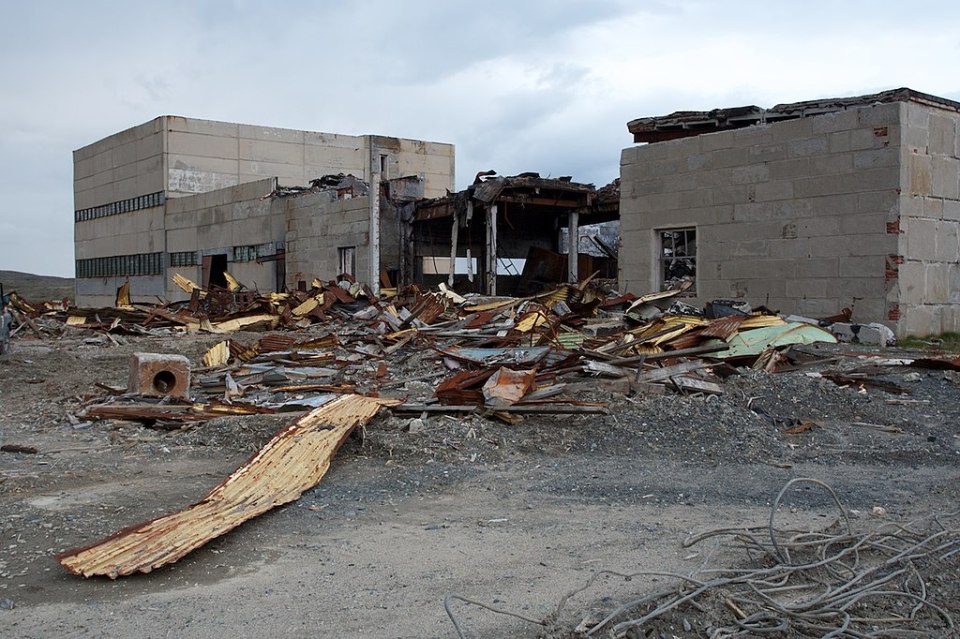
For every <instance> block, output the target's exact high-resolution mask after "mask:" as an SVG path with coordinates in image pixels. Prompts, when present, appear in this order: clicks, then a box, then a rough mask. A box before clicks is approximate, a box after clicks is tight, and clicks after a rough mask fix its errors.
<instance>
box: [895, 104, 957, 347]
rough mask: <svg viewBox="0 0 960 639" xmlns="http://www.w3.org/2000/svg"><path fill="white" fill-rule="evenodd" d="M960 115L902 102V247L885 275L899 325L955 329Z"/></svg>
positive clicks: (915, 330)
mask: <svg viewBox="0 0 960 639" xmlns="http://www.w3.org/2000/svg"><path fill="white" fill-rule="evenodd" d="M958 126H960V116H958V114H957V113H956V112H954V111H948V110H946V109H941V108H937V107H933V106H927V105H924V104H918V103H915V102H907V103H904V104H903V128H902V131H901V135H902V139H903V145H902V149H901V153H900V154H901V161H902V162H903V172H902V177H903V184H904V188H903V192H902V195H901V199H900V211H901V217H900V219H899V223H898V227H899V229H898V230H899V233H900V248H899V250H898V251H897V254H896V255H895V256H892V258H891V261H892V264H891V268H890V270H889V273H888V277H890V278H891V279H893V280H894V281H895V282H896V284H897V286H898V289H899V306H898V308H897V310H898V312H899V314H900V327H901V332H902V333H906V334H910V335H930V334H936V333H942V332H946V331H960V159H958V158H960V135H958V131H957V129H958Z"/></svg>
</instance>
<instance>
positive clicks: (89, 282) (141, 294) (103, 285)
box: [76, 275, 165, 308]
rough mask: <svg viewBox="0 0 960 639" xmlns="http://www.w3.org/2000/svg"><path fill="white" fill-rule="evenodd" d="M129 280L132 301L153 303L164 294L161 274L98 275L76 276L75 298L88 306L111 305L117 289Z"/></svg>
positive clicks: (101, 306)
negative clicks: (88, 276) (92, 276)
mask: <svg viewBox="0 0 960 639" xmlns="http://www.w3.org/2000/svg"><path fill="white" fill-rule="evenodd" d="M128 280H129V282H130V299H131V301H132V302H133V303H135V304H136V303H141V302H143V303H153V302H156V301H157V298H158V297H160V298H163V296H164V293H165V291H164V277H163V276H162V275H144V276H136V277H129V278H128V277H126V276H119V277H98V278H82V279H81V278H78V279H77V280H76V291H77V298H78V299H81V298H82V299H83V303H82V304H81V303H79V302H78V305H79V306H85V307H89V308H103V307H112V306H113V305H114V303H115V302H116V301H117V289H118V288H120V287H121V286H123V284H124V283H126V282H127V281H128Z"/></svg>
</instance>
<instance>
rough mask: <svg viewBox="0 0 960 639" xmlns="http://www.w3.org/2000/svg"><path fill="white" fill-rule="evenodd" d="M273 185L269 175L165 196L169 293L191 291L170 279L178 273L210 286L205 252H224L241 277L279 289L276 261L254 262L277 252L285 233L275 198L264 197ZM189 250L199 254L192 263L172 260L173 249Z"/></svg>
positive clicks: (175, 296)
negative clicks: (184, 194)
mask: <svg viewBox="0 0 960 639" xmlns="http://www.w3.org/2000/svg"><path fill="white" fill-rule="evenodd" d="M275 186H276V180H274V179H273V178H269V179H264V180H257V181H256V182H248V183H246V184H240V185H238V186H234V187H230V188H226V189H219V190H217V191H209V192H207V193H200V194H197V195H193V196H190V197H180V198H171V199H170V200H168V201H167V214H166V222H165V224H166V246H167V263H168V264H171V266H170V267H169V268H168V269H167V289H166V296H167V298H168V299H171V300H182V299H186V298H188V297H189V296H188V295H187V294H186V293H184V292H183V291H182V290H181V289H180V288H179V287H177V286H176V285H175V284H173V283H172V282H171V281H170V279H169V278H170V277H171V276H172V275H173V274H174V273H179V274H181V275H183V276H184V277H187V278H188V279H191V280H193V281H194V282H196V283H197V284H199V285H201V286H206V282H203V281H202V280H203V276H202V275H203V274H202V267H201V265H202V260H203V256H204V255H216V254H224V255H226V256H227V262H228V265H227V270H228V271H229V272H230V274H231V275H233V276H234V277H235V278H237V280H239V281H240V282H242V283H243V284H246V285H247V286H250V287H254V286H255V287H256V288H258V289H259V290H261V291H273V290H275V288H276V268H277V265H276V263H275V262H273V261H267V262H263V263H261V264H258V263H257V262H256V257H266V256H270V255H273V254H275V252H276V249H277V248H278V247H282V246H283V242H284V239H285V233H286V228H285V221H284V217H283V213H282V209H281V208H279V207H278V206H277V204H276V203H275V202H276V200H277V198H272V197H265V196H268V195H269V194H270V193H271V191H273V189H274V187H275ZM250 247H256V248H250ZM191 252H192V253H194V254H195V257H196V260H195V264H194V265H184V266H177V265H173V263H172V254H177V253H191Z"/></svg>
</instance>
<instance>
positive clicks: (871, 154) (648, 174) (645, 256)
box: [620, 104, 900, 323]
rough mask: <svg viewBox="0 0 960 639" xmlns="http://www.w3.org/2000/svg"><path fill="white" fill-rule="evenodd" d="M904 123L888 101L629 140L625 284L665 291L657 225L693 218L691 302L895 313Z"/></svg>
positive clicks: (870, 316)
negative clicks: (895, 224) (893, 271)
mask: <svg viewBox="0 0 960 639" xmlns="http://www.w3.org/2000/svg"><path fill="white" fill-rule="evenodd" d="M899 129H900V106H899V105H898V104H887V105H879V106H870V107H864V108H859V109H851V110H847V111H841V112H837V113H832V114H825V115H820V116H814V117H808V118H802V119H797V120H789V121H784V122H779V123H774V124H769V125H756V126H751V127H749V128H745V129H739V130H732V131H723V132H718V133H711V134H704V135H700V136H696V137H691V138H685V139H680V140H674V141H670V142H662V143H656V144H648V145H643V146H636V147H631V148H627V149H625V150H624V151H623V153H622V155H621V178H622V181H621V206H620V219H621V222H620V223H621V238H622V248H621V251H620V285H621V287H623V288H625V289H627V290H630V291H633V292H635V293H638V294H639V293H645V292H648V291H651V290H658V289H659V288H660V285H661V282H660V275H659V271H658V259H657V258H658V256H657V251H658V242H659V239H658V234H657V233H658V231H659V230H665V229H670V228H678V227H695V228H696V231H697V251H698V255H697V258H698V274H697V295H696V298H695V299H694V300H693V302H694V303H697V304H702V303H704V302H706V301H709V300H711V299H717V298H721V299H728V298H743V299H746V300H748V301H749V302H750V303H752V304H753V305H760V304H764V305H766V306H768V307H770V308H774V309H779V310H781V311H784V312H788V313H799V314H803V315H812V316H822V315H830V314H834V313H836V312H838V311H839V310H840V309H842V308H844V307H849V306H851V305H853V306H854V317H855V318H856V319H858V320H860V321H863V322H871V321H886V322H888V323H889V322H891V321H892V320H890V319H889V310H890V308H889V303H888V287H887V285H886V281H885V270H886V264H887V258H888V256H889V255H891V254H896V253H897V251H898V242H899V236H898V235H896V234H892V233H890V232H888V226H887V223H888V222H891V221H894V220H896V219H897V216H898V209H899V203H900V198H899V193H898V189H899V186H900V149H899V147H900V130H899Z"/></svg>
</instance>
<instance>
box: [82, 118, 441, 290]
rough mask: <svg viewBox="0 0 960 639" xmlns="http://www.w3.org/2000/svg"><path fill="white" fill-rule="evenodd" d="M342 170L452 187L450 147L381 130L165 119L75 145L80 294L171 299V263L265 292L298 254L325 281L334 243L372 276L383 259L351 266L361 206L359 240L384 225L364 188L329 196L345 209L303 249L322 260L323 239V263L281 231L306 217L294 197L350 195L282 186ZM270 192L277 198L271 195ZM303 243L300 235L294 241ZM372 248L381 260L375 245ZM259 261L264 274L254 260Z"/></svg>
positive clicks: (426, 192)
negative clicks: (358, 196) (124, 289)
mask: <svg viewBox="0 0 960 639" xmlns="http://www.w3.org/2000/svg"><path fill="white" fill-rule="evenodd" d="M340 173H343V174H352V175H354V176H356V177H358V178H360V179H361V180H364V181H367V182H372V183H377V184H379V183H380V182H386V181H388V180H393V179H396V178H401V177H403V176H416V177H417V178H419V183H420V184H421V185H422V194H423V196H426V197H440V196H443V195H445V194H446V193H447V192H448V191H451V190H453V188H454V148H453V145H451V144H440V143H434V142H425V141H421V140H408V139H401V138H392V137H384V136H376V135H364V136H350V135H338V134H330V133H317V132H311V131H295V130H291V129H279V128H273V127H263V126H253V125H245V124H235V123H227V122H214V121H209V120H197V119H192V118H183V117H178V116H161V117H158V118H156V119H154V120H151V121H150V122H147V123H145V124H142V125H140V126H136V127H133V128H131V129H127V130H126V131H122V132H120V133H117V134H114V135H111V136H109V137H107V138H105V139H103V140H100V141H99V142H95V143H93V144H90V145H88V146H85V147H83V148H81V149H78V150H76V151H74V208H75V213H74V241H75V254H76V255H75V257H76V278H77V280H76V281H77V291H76V293H77V303H78V304H81V305H87V306H95V305H107V304H112V303H113V301H114V295H115V293H116V289H117V287H119V286H120V285H121V284H122V283H123V282H125V281H127V280H128V279H129V281H130V284H131V295H132V296H133V298H134V300H154V301H155V299H156V297H155V296H158V297H162V298H167V299H170V298H175V297H176V295H177V291H178V290H179V289H175V288H174V289H171V286H170V284H169V275H170V274H171V273H172V272H173V270H176V271H177V272H184V273H192V274H193V275H194V276H195V277H198V278H200V280H201V282H202V283H203V284H207V283H209V277H211V274H216V273H221V272H222V271H223V270H225V269H226V267H227V265H229V270H230V271H231V272H234V271H236V275H237V277H238V278H240V279H241V281H248V280H246V279H245V278H246V277H247V276H249V277H251V278H254V277H255V280H256V283H257V286H258V287H260V290H275V289H276V287H278V286H279V285H280V284H281V283H282V282H284V280H285V279H286V274H287V272H288V271H289V269H287V268H286V267H285V264H284V262H285V261H286V260H288V259H295V260H299V261H298V263H297V265H298V267H299V266H303V267H304V268H303V269H300V271H301V272H306V271H308V270H309V271H310V272H315V271H316V272H318V273H322V274H323V276H324V277H326V278H328V279H329V278H332V277H333V276H335V275H336V274H337V273H336V272H332V271H331V272H327V267H328V266H329V265H331V264H334V263H336V265H337V266H339V265H340V264H339V261H340V257H338V249H339V248H342V249H344V251H342V252H341V253H340V254H339V255H341V256H342V257H343V259H344V260H347V264H350V265H356V268H357V269H358V270H357V271H356V272H355V275H357V277H358V279H360V280H363V281H370V277H369V276H370V274H371V273H373V272H374V271H376V272H377V273H378V272H379V270H380V269H379V259H367V260H366V261H361V262H360V263H359V264H357V263H356V257H357V256H356V253H351V252H350V250H349V249H351V248H355V249H356V248H357V242H358V238H359V239H364V236H363V235H362V232H359V234H358V231H357V229H356V222H357V220H356V219H354V218H357V216H358V213H357V210H359V207H361V206H366V207H367V209H366V213H365V216H364V217H365V220H366V222H365V228H366V231H365V232H367V233H368V236H366V240H367V241H368V242H371V241H372V242H374V243H376V245H377V246H378V248H379V233H378V232H377V233H375V234H374V237H373V238H372V239H371V238H370V237H369V233H370V231H371V230H374V231H379V225H371V224H370V221H371V220H378V219H380V216H381V213H380V211H379V204H380V202H379V198H366V197H364V198H363V201H362V202H361V201H360V200H357V201H353V202H352V203H351V204H350V205H344V204H338V205H333V209H336V208H338V207H340V208H342V209H344V210H339V211H335V210H333V209H330V210H329V211H327V213H326V215H327V217H326V218H324V220H325V222H326V223H325V224H319V225H317V226H316V228H317V229H322V232H323V233H326V234H328V235H327V237H328V239H327V240H325V241H324V242H321V241H320V240H319V239H318V238H313V241H312V244H313V248H314V249H315V252H314V254H313V257H311V258H309V259H310V260H314V261H316V260H320V259H321V257H320V255H319V254H318V253H317V252H316V251H319V250H320V249H321V247H322V246H326V245H327V244H329V245H330V246H326V249H327V250H326V252H324V253H323V257H322V259H323V260H326V261H325V262H323V263H322V264H321V263H319V262H318V263H317V265H318V268H316V269H308V268H306V267H307V266H308V265H307V264H305V262H304V260H305V259H307V258H305V257H304V256H303V255H301V256H296V255H294V256H291V255H290V254H289V253H290V251H289V250H288V232H289V231H293V232H294V233H296V232H297V226H298V225H299V224H301V222H299V221H297V216H296V215H293V214H292V213H290V206H293V205H292V204H289V203H293V202H296V204H297V205H298V206H299V207H300V209H302V210H303V211H309V210H310V207H311V206H313V207H329V206H331V205H332V202H333V201H346V200H348V199H351V198H352V196H353V195H354V194H353V193H352V192H351V193H346V194H345V193H340V194H337V192H336V187H335V186H334V187H333V188H332V191H333V195H332V196H331V189H323V188H318V189H314V190H309V191H308V190H304V191H302V192H298V193H297V195H298V197H296V198H293V199H289V200H288V199H285V198H283V197H278V196H277V193H279V192H280V191H282V189H283V188H284V187H292V186H298V185H306V184H309V183H310V182H311V181H312V180H315V179H316V178H320V177H322V176H325V175H331V174H340ZM271 193H273V194H274V197H272V198H267V197H266V196H270V194H271ZM287 195H290V193H289V192H288V193H287ZM364 195H365V194H364ZM331 197H332V198H333V200H331ZM265 198H266V199H265ZM304 207H306V208H304ZM294 208H297V207H294ZM324 210H326V209H324ZM348 210H349V211H351V212H350V213H348V212H347V211H348ZM308 215H309V214H308V213H307V212H302V213H301V217H302V216H308ZM288 217H291V218H292V219H293V221H292V222H291V221H290V220H289V219H288ZM348 218H349V219H348ZM340 222H343V224H345V225H346V226H339V223H340ZM351 224H353V226H350V225H351ZM291 225H292V228H288V226H291ZM361 225H364V224H363V223H361ZM318 232H319V231H318ZM338 238H339V239H338ZM310 243H311V242H310V241H307V242H306V243H305V242H304V241H302V240H301V243H300V246H301V247H304V246H305V245H308V244H310ZM360 248H362V247H360ZM331 251H332V255H333V257H330V255H329V253H330V252H331ZM361 252H362V251H361ZM370 255H371V256H373V257H374V258H378V257H379V254H378V252H376V253H370ZM264 264H267V265H268V267H267V269H268V270H269V273H268V272H267V269H264V268H261V267H263V266H264ZM360 268H365V269H366V270H364V271H360V270H359V269H360ZM367 271H370V272H369V273H368V272H367ZM296 272H297V271H293V272H291V274H295V273H296ZM214 277H216V276H215V275H214ZM250 281H253V280H250ZM375 281H376V278H374V282H375Z"/></svg>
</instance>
